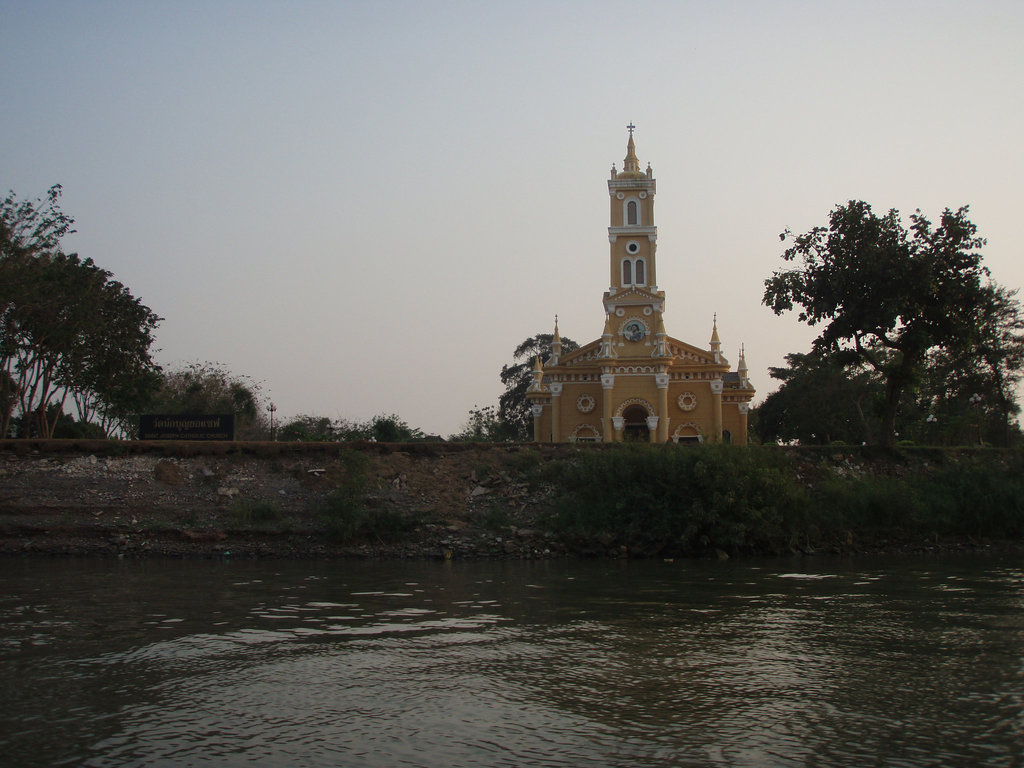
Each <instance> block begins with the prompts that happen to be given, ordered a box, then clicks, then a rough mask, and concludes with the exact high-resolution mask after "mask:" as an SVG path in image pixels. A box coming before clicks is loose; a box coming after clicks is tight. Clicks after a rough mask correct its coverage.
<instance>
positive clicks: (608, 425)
mask: <svg viewBox="0 0 1024 768" xmlns="http://www.w3.org/2000/svg"><path fill="white" fill-rule="evenodd" d="M601 389H602V390H603V392H602V397H601V406H602V409H601V431H602V432H603V434H602V436H601V439H602V440H604V442H606V443H613V442H615V423H614V421H613V420H612V392H613V391H614V389H615V375H614V374H611V373H604V374H601Z"/></svg>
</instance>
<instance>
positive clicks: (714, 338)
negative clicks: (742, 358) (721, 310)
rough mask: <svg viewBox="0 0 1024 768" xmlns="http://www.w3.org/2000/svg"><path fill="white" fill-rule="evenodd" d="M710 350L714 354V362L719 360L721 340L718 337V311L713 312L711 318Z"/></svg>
mask: <svg viewBox="0 0 1024 768" xmlns="http://www.w3.org/2000/svg"><path fill="white" fill-rule="evenodd" d="M711 351H712V352H713V353H714V355H715V362H716V363H717V362H720V360H721V356H722V340H721V339H720V338H718V313H717V312H715V314H714V317H713V319H712V320H711Z"/></svg>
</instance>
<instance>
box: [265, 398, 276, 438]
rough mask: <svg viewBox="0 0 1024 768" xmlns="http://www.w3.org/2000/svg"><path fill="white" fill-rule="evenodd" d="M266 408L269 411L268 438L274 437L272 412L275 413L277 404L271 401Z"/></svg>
mask: <svg viewBox="0 0 1024 768" xmlns="http://www.w3.org/2000/svg"><path fill="white" fill-rule="evenodd" d="M267 410H268V411H270V439H271V441H273V439H274V414H275V413H277V406H276V405H274V404H273V403H271V404H270V405H269V406H267Z"/></svg>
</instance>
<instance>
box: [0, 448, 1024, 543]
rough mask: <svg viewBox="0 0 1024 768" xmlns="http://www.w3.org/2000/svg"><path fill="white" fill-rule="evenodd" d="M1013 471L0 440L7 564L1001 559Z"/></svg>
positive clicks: (517, 452)
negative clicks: (38, 559) (887, 556)
mask: <svg viewBox="0 0 1024 768" xmlns="http://www.w3.org/2000/svg"><path fill="white" fill-rule="evenodd" d="M645 451H646V452H645ZM1014 462H1016V464H1015V463H1014ZM1019 464H1020V454H1019V453H999V452H984V451H981V452H979V451H939V450H917V451H914V450H910V451H907V450H902V451H879V450H872V449H861V448H832V449H782V448H774V449H767V448H761V449H739V448H729V447H719V448H701V449H686V448H676V447H671V446H653V447H647V448H646V449H630V448H628V447H622V446H596V447H595V446H571V445H559V446H537V445H485V444H480V445H467V444H450V443H439V444H435V443H410V444H394V445H384V444H373V443H356V444H342V445H339V444H334V443H330V444H323V443H321V444H309V443H170V442H153V443H146V442H125V443H121V442H113V441H0V552H6V553H15V552H23V553H27V552H38V553H51V554H104V555H115V556H118V555H119V556H139V555H144V554H162V555H171V556H207V557H209V556H218V557H223V556H236V557H237V556H287V557H332V556H391V557H442V558H443V557H455V558H461V557H515V558H520V557H529V558H535V557H564V556H569V555H601V556H608V555H611V556H627V555H631V556H663V557H667V556H712V557H715V556H717V557H722V556H726V555H736V554H780V553H801V552H802V553H818V552H857V551H879V550H886V551H892V550H900V551H908V550H913V551H933V550H948V549H962V548H971V549H978V548H987V547H992V546H999V547H1006V546H1016V543H1017V542H1018V541H1019V540H1020V538H1021V536H1020V532H1021V530H1024V525H1020V524H1018V521H1019V518H1021V517H1024V514H1022V513H1021V510H1020V503H1021V502H1020V499H1021V498H1024V493H1018V490H1019V489H1016V488H1015V487H1007V486H1006V482H1007V481H1002V480H1000V481H998V482H1000V483H1002V485H1000V486H998V487H993V486H992V484H991V478H993V477H995V478H999V477H1002V476H1004V475H1005V476H1007V477H1011V478H1012V477H1014V472H1015V467H1016V466H1017V465H1019ZM986 478H988V480H986ZM1009 482H1013V481H1012V480H1011V481H1009ZM986 483H988V485H987V486H986ZM958 485H959V486H962V487H958ZM933 487H934V490H935V493H936V497H935V500H930V501H929V500H925V501H922V499H921V496H922V491H921V490H920V489H921V488H926V489H928V488H933ZM1000 494H1001V495H1000ZM1014 494H1016V496H1017V501H1016V502H1014V501H1013V498H1014ZM951 496H957V497H958V498H956V499H952V500H951V499H950V497H951ZM1008 499H1009V501H1008ZM947 501H949V503H948V504H947V503H946V502H947ZM986 503H988V504H990V506H993V505H995V506H997V507H998V508H997V509H996V510H995V511H996V512H997V513H998V526H996V525H995V523H993V522H992V519H994V518H992V516H991V515H990V516H989V517H988V518H986V517H985V515H984V514H981V512H979V513H977V514H975V513H974V512H973V511H972V510H973V509H974V506H978V505H981V506H984V505H985V504H986ZM1014 503H1016V505H1017V506H1016V507H1014V508H1010V507H1011V506H1012V505H1013V504H1014ZM972 505H974V506H972ZM1008 505H1010V506H1008ZM980 508H981V507H979V509H980ZM972 516H974V517H977V520H974V519H973V518H972ZM990 518H992V519H990ZM986 526H989V527H991V528H992V530H991V531H986ZM996 528H998V530H996Z"/></svg>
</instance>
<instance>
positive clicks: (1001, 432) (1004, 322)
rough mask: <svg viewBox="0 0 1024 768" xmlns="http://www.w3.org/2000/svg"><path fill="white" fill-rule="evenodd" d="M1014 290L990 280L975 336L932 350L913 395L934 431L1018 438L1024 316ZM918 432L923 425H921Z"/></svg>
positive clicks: (962, 438) (995, 440) (950, 437)
mask: <svg viewBox="0 0 1024 768" xmlns="http://www.w3.org/2000/svg"><path fill="white" fill-rule="evenodd" d="M1016 293H1017V292H1016V291H1010V290H1007V289H1006V288H1004V287H1002V286H999V285H996V284H990V285H989V286H987V287H986V299H987V300H986V302H985V304H984V305H983V307H982V311H981V322H980V323H979V327H978V333H977V335H976V336H975V337H974V338H972V339H969V340H968V343H966V344H960V345H955V346H950V347H948V348H944V349H936V350H933V351H932V352H931V353H930V354H929V357H928V365H927V366H926V370H925V373H924V376H923V379H922V382H921V386H920V388H919V389H918V390H917V391H916V392H915V395H916V397H915V399H914V402H913V403H912V404H910V405H909V406H908V408H915V409H916V411H917V413H918V414H919V415H920V417H921V418H929V417H930V418H931V424H930V426H928V427H927V428H926V433H927V434H928V435H930V436H932V437H933V438H934V437H940V438H941V439H942V441H943V442H951V443H965V442H977V441H978V440H983V441H984V442H989V443H992V444H994V445H1003V446H1008V445H1010V444H1011V443H1013V442H1014V441H1015V440H1018V439H1019V438H1020V430H1019V426H1018V425H1017V423H1016V420H1015V417H1016V415H1017V414H1018V413H1019V412H1020V405H1019V403H1018V401H1017V391H1018V390H1017V386H1018V384H1019V383H1020V381H1021V371H1022V368H1024V318H1021V315H1020V302H1018V301H1017V299H1016ZM918 430H919V432H920V431H921V428H920V427H918Z"/></svg>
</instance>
